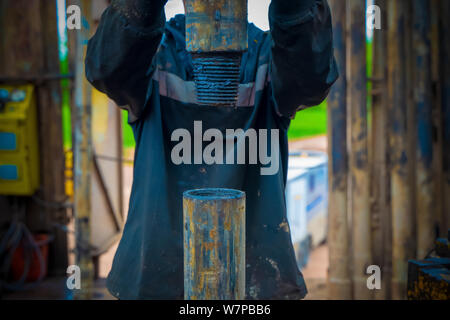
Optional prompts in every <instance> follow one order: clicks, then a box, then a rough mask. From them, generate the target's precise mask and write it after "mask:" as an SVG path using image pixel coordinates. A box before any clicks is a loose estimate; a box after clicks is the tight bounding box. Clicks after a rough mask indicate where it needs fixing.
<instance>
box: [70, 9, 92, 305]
mask: <svg viewBox="0 0 450 320" xmlns="http://www.w3.org/2000/svg"><path fill="white" fill-rule="evenodd" d="M74 3H76V4H77V5H79V6H80V7H81V8H82V12H83V16H84V17H86V18H87V22H88V23H89V22H91V19H90V18H91V2H90V1H88V0H77V1H75V2H74ZM89 26H91V24H90V25H89ZM89 26H88V27H84V28H82V29H81V30H78V31H77V34H76V37H77V38H76V39H77V46H76V57H75V59H76V61H75V69H76V72H75V99H74V101H75V125H74V130H75V143H74V149H75V151H74V159H75V168H74V169H75V170H74V172H75V179H74V180H75V188H74V191H75V193H74V205H75V237H76V243H77V246H76V263H77V265H78V266H79V267H80V269H81V277H82V279H83V287H82V289H81V290H79V291H77V292H76V294H75V299H80V300H88V299H91V298H92V296H93V289H94V267H93V264H92V255H91V250H90V243H91V210H92V208H91V173H92V171H93V145H92V124H91V122H92V108H91V107H92V106H91V95H92V87H91V86H90V84H89V83H88V82H87V80H86V77H85V73H84V59H85V56H86V43H87V39H89V38H90V36H91V32H92V30H91V29H90V27H89Z"/></svg>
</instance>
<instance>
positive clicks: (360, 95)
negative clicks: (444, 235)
mask: <svg viewBox="0 0 450 320" xmlns="http://www.w3.org/2000/svg"><path fill="white" fill-rule="evenodd" d="M349 9H350V10H349V12H350V21H351V29H350V30H351V31H350V32H351V36H350V54H349V57H350V82H349V83H350V114H351V127H350V130H351V152H350V172H351V179H352V186H351V198H352V200H351V212H352V241H353V271H352V272H353V294H354V298H355V299H370V298H371V296H372V294H371V291H370V290H368V288H367V274H366V269H367V267H368V266H369V265H371V264H372V263H371V262H372V254H371V244H370V238H371V237H370V234H371V233H370V231H371V230H370V211H369V165H368V138H367V105H366V101H367V100H366V98H367V89H366V88H367V87H366V78H367V75H366V33H365V30H366V20H365V12H366V6H365V1H364V0H351V1H350V2H349Z"/></svg>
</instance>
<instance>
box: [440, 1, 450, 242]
mask: <svg viewBox="0 0 450 320" xmlns="http://www.w3.org/2000/svg"><path fill="white" fill-rule="evenodd" d="M449 14H450V2H449V1H445V0H443V1H441V19H440V20H441V28H442V29H441V33H440V36H441V41H440V43H441V44H442V48H441V56H440V58H441V59H440V63H441V64H442V66H441V70H442V71H441V97H442V129H443V130H442V131H443V133H442V150H443V173H444V177H443V185H442V192H443V195H444V203H443V207H444V209H443V211H442V216H441V218H440V233H441V236H445V232H446V230H448V228H449V227H450V197H449V196H448V195H449V194H450V63H449V56H450V21H449V16H448V15H449Z"/></svg>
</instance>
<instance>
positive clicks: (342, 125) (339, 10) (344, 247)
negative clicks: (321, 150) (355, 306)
mask: <svg viewBox="0 0 450 320" xmlns="http://www.w3.org/2000/svg"><path fill="white" fill-rule="evenodd" d="M330 5H331V12H332V15H333V35H334V48H335V49H334V53H335V57H336V62H337V64H338V67H339V73H340V77H339V79H338V80H337V82H336V83H335V84H334V86H333V87H332V89H331V92H330V96H329V98H328V118H329V120H330V121H329V122H328V126H329V130H328V132H329V134H328V141H329V143H328V155H329V159H330V161H329V170H328V173H329V177H328V179H329V183H328V188H329V197H330V200H329V201H330V203H329V206H328V219H329V228H328V240H329V241H328V247H329V251H330V254H329V261H330V262H329V265H330V267H329V272H328V287H329V298H330V299H346V300H347V299H351V298H352V284H351V279H350V267H349V262H350V261H349V234H348V224H347V219H348V217H347V178H348V164H347V160H348V154H347V102H346V97H347V85H346V84H347V75H346V43H345V39H346V27H345V25H346V3H345V1H342V0H332V1H330Z"/></svg>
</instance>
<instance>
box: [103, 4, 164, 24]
mask: <svg viewBox="0 0 450 320" xmlns="http://www.w3.org/2000/svg"><path fill="white" fill-rule="evenodd" d="M166 3H167V0H113V1H112V3H111V5H112V6H113V7H114V8H115V9H116V10H118V11H120V12H121V13H122V14H123V15H124V16H125V17H127V18H128V19H129V20H130V23H131V24H134V25H137V26H140V27H148V26H152V25H154V24H155V23H156V22H157V21H160V20H161V17H165V15H164V10H163V9H164V6H165V5H166ZM164 20H165V18H164Z"/></svg>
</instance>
